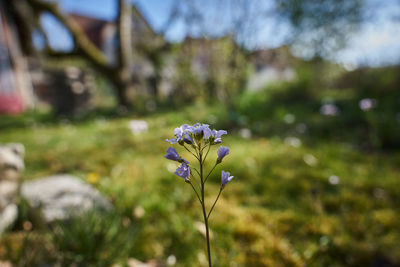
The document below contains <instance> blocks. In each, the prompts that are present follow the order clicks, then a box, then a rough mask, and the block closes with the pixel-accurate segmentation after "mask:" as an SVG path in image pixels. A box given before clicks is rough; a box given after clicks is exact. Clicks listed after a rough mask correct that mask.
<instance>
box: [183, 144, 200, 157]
mask: <svg viewBox="0 0 400 267" xmlns="http://www.w3.org/2000/svg"><path fill="white" fill-rule="evenodd" d="M183 147H184V148H185V149H186V150H187V151H188V152H189V153H190V154H192V155H193V156H194V157H195V158H196V159H197V160H200V159H199V157H197V156H196V155H195V154H194V153H193V152H192V151H190V150H189V149H188V148H187V147H186V146H185V144H184V145H183Z"/></svg>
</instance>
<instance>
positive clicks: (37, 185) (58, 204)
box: [21, 174, 112, 222]
mask: <svg viewBox="0 0 400 267" xmlns="http://www.w3.org/2000/svg"><path fill="white" fill-rule="evenodd" d="M21 194H22V196H23V197H24V198H25V199H26V200H27V201H28V202H29V204H30V205H31V206H32V207H33V208H39V209H40V210H41V212H42V214H43V216H44V219H45V220H46V222H52V221H54V220H63V219H68V218H70V217H71V216H74V215H80V214H82V213H84V212H87V211H89V210H91V209H93V208H100V209H105V210H109V209H111V208H112V205H111V203H110V202H109V201H108V200H107V199H106V198H105V197H103V196H102V195H101V194H100V192H99V191H97V190H96V189H95V188H94V187H92V186H91V185H89V184H87V183H85V182H83V181H81V180H80V179H79V178H77V177H74V176H72V175H66V174H64V175H54V176H50V177H46V178H41V179H37V180H33V181H28V182H25V183H23V184H22V187H21Z"/></svg>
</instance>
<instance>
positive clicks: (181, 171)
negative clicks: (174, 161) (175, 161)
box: [174, 162, 190, 182]
mask: <svg viewBox="0 0 400 267" xmlns="http://www.w3.org/2000/svg"><path fill="white" fill-rule="evenodd" d="M174 174H176V175H178V176H179V177H182V178H183V179H185V181H186V182H188V181H189V175H190V168H189V166H188V165H187V164H186V163H185V162H183V163H182V164H181V165H179V167H178V169H176V171H175V172H174Z"/></svg>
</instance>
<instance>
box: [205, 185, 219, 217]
mask: <svg viewBox="0 0 400 267" xmlns="http://www.w3.org/2000/svg"><path fill="white" fill-rule="evenodd" d="M221 193H222V188H221V189H220V190H219V193H218V196H217V198H216V199H215V201H214V204H213V205H212V207H211V210H210V212H209V213H208V215H207V220H208V218H210V215H211V212H212V211H213V209H214V207H215V204H217V201H218V199H219V196H220V195H221Z"/></svg>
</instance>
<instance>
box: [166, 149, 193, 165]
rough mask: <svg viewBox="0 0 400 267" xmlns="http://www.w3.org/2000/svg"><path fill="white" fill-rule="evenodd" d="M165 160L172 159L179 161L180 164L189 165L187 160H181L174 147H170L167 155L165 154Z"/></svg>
mask: <svg viewBox="0 0 400 267" xmlns="http://www.w3.org/2000/svg"><path fill="white" fill-rule="evenodd" d="M164 158H166V159H170V160H173V161H178V162H181V163H183V162H185V163H186V164H189V162H187V160H185V159H183V158H181V156H179V154H178V152H176V150H175V148H173V147H169V148H168V149H167V154H165V156H164Z"/></svg>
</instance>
